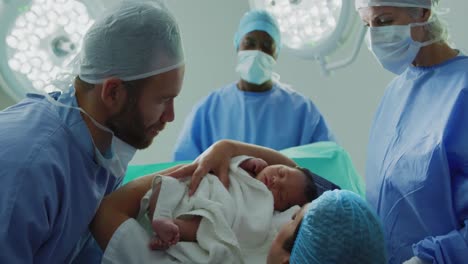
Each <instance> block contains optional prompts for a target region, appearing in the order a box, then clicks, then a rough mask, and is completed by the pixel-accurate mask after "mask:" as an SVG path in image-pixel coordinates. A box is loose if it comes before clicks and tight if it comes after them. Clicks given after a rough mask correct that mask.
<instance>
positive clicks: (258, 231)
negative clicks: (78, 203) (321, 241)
mask: <svg viewBox="0 0 468 264" xmlns="http://www.w3.org/2000/svg"><path fill="white" fill-rule="evenodd" d="M246 158H248V157H246V156H240V157H236V158H233V159H232V161H231V165H230V175H229V177H230V178H229V179H230V187H229V191H228V190H226V189H225V188H224V186H223V185H222V183H221V182H220V181H219V179H218V178H217V177H216V176H214V175H207V176H206V177H204V179H203V180H202V182H201V183H200V186H199V188H198V190H197V192H196V193H195V194H194V195H193V196H192V197H188V194H187V193H188V187H187V185H188V183H187V182H186V183H184V182H180V181H178V180H175V179H173V178H170V177H160V178H159V180H161V183H162V184H161V190H160V194H159V198H158V204H157V206H156V211H155V213H154V218H158V217H169V218H177V217H183V216H192V215H199V216H202V221H201V223H200V226H199V229H198V232H197V240H198V243H192V242H179V243H177V244H176V245H174V246H172V247H170V248H169V249H168V250H166V251H165V255H164V254H162V252H163V251H159V252H142V251H148V243H149V238H150V236H151V232H152V231H151V227H150V226H149V223H150V221H149V219H147V217H146V220H145V215H146V211H147V207H148V197H149V196H150V192H149V193H148V194H147V195H145V198H144V199H143V200H142V206H141V208H140V217H139V222H140V224H141V225H143V226H144V227H146V228H142V227H136V226H135V223H136V222H135V221H134V220H133V221H130V220H129V221H127V222H125V223H124V224H122V226H121V227H122V229H124V230H120V229H121V228H120V227H119V229H118V230H117V231H116V233H115V234H114V236H113V237H112V239H111V241H110V243H109V245H108V248H107V249H106V252H105V254H104V260H103V263H124V262H122V261H121V259H122V260H124V259H125V260H126V263H129V262H133V263H136V262H138V263H152V262H157V263H163V264H164V263H171V264H172V263H236V264H237V263H249V264H250V263H262V264H263V263H265V262H266V256H267V254H268V250H269V247H270V245H271V242H272V240H273V238H274V235H275V234H276V230H275V229H274V228H273V221H272V217H273V197H272V195H271V192H270V191H269V190H268V189H267V188H266V186H265V185H264V184H263V183H262V182H260V181H258V180H256V179H255V178H253V177H251V176H250V175H249V174H248V173H247V172H245V171H244V170H243V169H241V168H239V164H240V163H241V162H242V161H243V160H245V159H246ZM142 229H143V230H145V229H146V234H145V235H142V231H141V230H142ZM125 230H127V231H125ZM123 232H132V233H133V236H132V238H130V237H129V235H125V234H124V233H123ZM138 234H139V235H138ZM125 236H127V237H129V240H131V241H130V242H126V241H125ZM136 236H138V237H139V238H137V237H136ZM142 236H143V238H141V237H142ZM114 238H115V239H114ZM143 241H146V242H143ZM145 243H146V244H145ZM143 244H144V245H143ZM142 246H143V247H144V248H142V249H136V247H142ZM131 255H136V256H131ZM105 261H108V262H105ZM115 261H117V262H115Z"/></svg>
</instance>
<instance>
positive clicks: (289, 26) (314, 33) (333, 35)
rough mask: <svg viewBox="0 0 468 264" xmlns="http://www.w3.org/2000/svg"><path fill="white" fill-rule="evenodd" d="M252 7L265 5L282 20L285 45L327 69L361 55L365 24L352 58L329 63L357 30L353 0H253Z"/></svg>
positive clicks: (279, 20) (280, 23) (327, 70)
mask: <svg viewBox="0 0 468 264" xmlns="http://www.w3.org/2000/svg"><path fill="white" fill-rule="evenodd" d="M249 1H250V6H251V8H255V9H265V10H267V11H269V12H270V13H271V14H272V15H273V16H274V17H275V18H276V19H277V21H278V24H279V27H280V31H281V37H282V40H283V45H284V46H285V47H286V48H287V49H288V50H289V51H291V52H292V53H294V54H296V55H298V56H300V57H303V58H307V59H315V60H318V61H319V63H320V64H321V66H322V69H323V72H324V73H325V74H328V73H329V72H330V71H331V70H334V69H338V68H341V67H344V66H346V65H348V64H350V63H351V62H352V61H354V59H355V58H356V56H357V53H358V52H359V48H360V46H361V43H362V40H363V38H364V36H365V32H366V31H365V28H364V27H361V28H360V33H359V34H357V38H356V45H355V47H354V49H353V51H352V54H351V56H350V57H349V58H347V59H345V60H342V61H339V62H335V63H332V64H329V63H328V62H327V57H328V56H329V55H331V54H332V53H333V52H335V51H336V50H338V49H339V48H340V47H341V46H343V45H344V44H345V43H346V42H347V40H348V39H349V37H350V35H351V33H352V32H354V29H355V25H356V24H357V23H356V22H357V15H356V13H355V12H354V1H352V0H249Z"/></svg>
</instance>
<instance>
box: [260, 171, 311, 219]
mask: <svg viewBox="0 0 468 264" xmlns="http://www.w3.org/2000/svg"><path fill="white" fill-rule="evenodd" d="M305 177H306V176H305V175H304V174H303V173H302V172H301V171H300V170H298V169H295V168H291V167H288V166H285V165H271V166H268V167H266V168H265V169H263V170H262V171H261V172H260V173H259V174H258V175H257V178H256V179H257V180H259V181H261V182H263V183H264V184H265V185H266V187H267V188H268V190H270V191H271V193H272V194H273V200H274V207H275V210H277V211H284V210H286V209H288V208H290V207H291V206H293V205H303V204H305V203H307V198H306V196H305V194H304V188H305V185H306V178H305Z"/></svg>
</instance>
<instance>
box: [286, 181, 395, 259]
mask: <svg viewBox="0 0 468 264" xmlns="http://www.w3.org/2000/svg"><path fill="white" fill-rule="evenodd" d="M290 263H294V264H298V263H301V264H309V263H361V264H366V263H369V264H374V263H386V260H385V245H384V236H383V232H382V229H381V225H380V222H379V220H378V218H377V216H376V215H375V214H374V213H373V212H372V211H371V209H370V208H369V207H368V205H367V204H366V202H365V201H364V200H363V199H362V198H361V197H359V196H358V195H357V194H355V193H353V192H350V191H346V190H334V191H327V192H325V193H323V194H322V195H321V196H320V197H319V198H317V199H316V200H315V201H313V202H312V203H311V204H310V205H309V208H308V209H307V212H306V213H305V214H304V218H303V219H302V223H301V226H300V229H299V233H298V235H297V238H296V241H295V242H294V246H293V250H292V253H291V259H290Z"/></svg>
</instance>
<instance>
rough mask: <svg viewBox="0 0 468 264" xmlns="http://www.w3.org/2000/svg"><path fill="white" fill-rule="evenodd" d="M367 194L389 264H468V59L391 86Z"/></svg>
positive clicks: (373, 143) (379, 117) (375, 130)
mask: <svg viewBox="0 0 468 264" xmlns="http://www.w3.org/2000/svg"><path fill="white" fill-rule="evenodd" d="M366 188H367V193H366V195H367V199H368V201H369V202H370V204H371V205H372V206H373V207H374V208H375V209H376V210H377V213H378V215H379V216H380V218H381V220H382V222H383V227H384V230H385V235H386V240H387V249H388V255H389V263H398V264H400V263H402V262H403V261H405V260H408V259H410V258H411V257H412V256H415V255H416V256H418V257H419V258H421V259H423V260H425V261H427V262H429V263H467V261H468V230H467V224H468V221H467V220H468V195H467V194H468V57H465V56H459V57H457V58H454V59H452V60H449V61H447V62H445V63H443V64H440V65H436V66H434V67H410V68H409V69H408V70H407V71H406V72H404V73H403V74H402V75H400V76H398V77H397V78H395V79H394V80H393V81H392V82H391V83H390V85H389V87H388V88H387V90H386V92H385V95H384V97H383V99H382V101H381V103H380V106H379V108H378V111H377V113H376V115H375V117H374V121H373V125H372V128H371V132H370V141H369V146H368V160H367V169H366ZM433 261H435V262H433Z"/></svg>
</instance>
